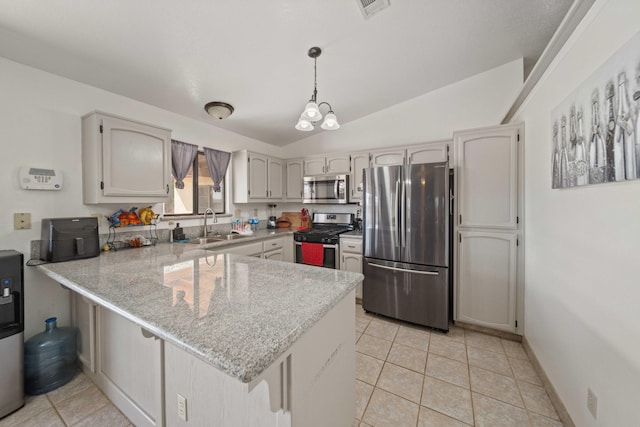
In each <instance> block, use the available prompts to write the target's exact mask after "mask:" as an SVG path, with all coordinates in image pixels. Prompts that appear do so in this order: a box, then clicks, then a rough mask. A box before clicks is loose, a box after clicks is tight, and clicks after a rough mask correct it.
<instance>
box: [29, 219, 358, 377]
mask: <svg viewBox="0 0 640 427" xmlns="http://www.w3.org/2000/svg"><path fill="white" fill-rule="evenodd" d="M269 231H271V230H269ZM274 231H275V230H274ZM262 237H263V238H264V237H268V236H267V235H265V236H262ZM259 238H261V237H259V233H257V234H256V236H253V237H252V239H259ZM248 239H249V237H247V238H246V240H245V239H241V240H242V241H247V240H248ZM234 243H238V242H234ZM215 246H220V245H215ZM37 268H38V269H39V270H40V271H42V272H43V273H44V274H46V275H47V276H49V277H51V278H52V279H54V280H56V281H57V282H59V283H61V284H63V285H64V286H66V287H68V288H70V289H71V290H73V291H75V292H77V293H79V294H81V295H83V296H85V297H87V298H89V299H91V300H93V301H95V302H96V303H97V304H99V305H102V306H104V307H106V308H108V309H110V310H113V311H114V312H116V313H118V314H120V315H122V316H123V317H125V318H127V319H129V320H131V321H132V322H134V323H136V324H138V325H140V326H142V327H143V328H145V329H147V330H148V331H150V332H152V333H153V334H155V335H156V336H158V337H159V338H161V339H163V340H166V341H167V342H170V343H172V344H174V345H176V346H178V347H180V348H182V349H184V350H185V351H187V352H189V353H191V354H193V355H194V356H196V357H198V358H200V359H201V360H203V361H205V362H206V363H208V364H210V365H212V366H213V367H215V368H217V369H219V370H221V371H223V372H225V373H227V374H228V375H230V376H232V377H235V378H237V379H238V380H240V381H242V382H244V383H249V382H251V381H252V380H253V379H255V378H256V377H257V376H259V375H260V374H261V373H262V372H263V371H264V370H265V369H266V368H268V367H269V366H270V365H271V364H272V363H273V362H274V361H275V360H276V359H277V358H278V357H279V356H280V355H282V354H283V353H285V352H286V351H287V350H288V349H289V348H290V347H291V346H292V345H293V343H294V342H295V341H296V340H297V339H298V338H299V337H300V336H301V335H302V334H303V333H304V332H305V331H307V330H308V329H309V328H310V327H311V326H313V325H314V324H315V323H316V322H317V321H318V320H320V319H321V318H322V317H323V316H324V315H325V314H326V313H327V312H329V310H331V308H333V307H334V306H335V305H336V304H337V303H338V302H339V301H340V300H342V299H343V298H344V297H345V296H347V295H348V294H349V293H350V292H351V291H352V290H353V289H354V288H355V286H356V285H357V284H358V283H359V282H361V281H362V279H363V276H362V275H361V274H358V273H350V272H347V271H341V270H332V269H326V268H321V267H312V266H307V265H302V264H294V263H288V262H281V261H271V260H263V259H259V258H251V257H244V256H239V255H232V254H226V253H217V254H214V253H213V252H211V251H209V250H206V249H203V248H201V247H200V246H199V245H189V244H179V243H173V244H159V245H156V246H152V247H143V248H137V249H128V250H121V251H117V252H105V253H103V254H101V255H100V256H98V257H96V258H89V259H84V260H76V261H69V262H62V263H54V264H43V265H40V266H38V267H37Z"/></svg>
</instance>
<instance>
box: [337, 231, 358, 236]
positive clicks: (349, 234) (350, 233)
mask: <svg viewBox="0 0 640 427" xmlns="http://www.w3.org/2000/svg"><path fill="white" fill-rule="evenodd" d="M340 236H344V237H362V231H357V230H353V231H347V232H346V233H340Z"/></svg>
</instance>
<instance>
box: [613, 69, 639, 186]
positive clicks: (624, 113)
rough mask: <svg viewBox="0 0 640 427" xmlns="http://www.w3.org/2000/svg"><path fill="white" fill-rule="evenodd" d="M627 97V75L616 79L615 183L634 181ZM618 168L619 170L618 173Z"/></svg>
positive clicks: (634, 146)
mask: <svg viewBox="0 0 640 427" xmlns="http://www.w3.org/2000/svg"><path fill="white" fill-rule="evenodd" d="M630 110H631V107H630V105H629V98H628V97H627V75H626V74H625V73H620V76H619V77H618V111H617V118H616V131H615V134H614V150H615V151H614V153H615V156H616V159H615V163H616V181H622V180H624V179H636V178H637V173H636V141H635V138H634V136H633V134H634V132H633V120H632V118H631V111H630ZM618 168H620V169H621V170H620V171H618Z"/></svg>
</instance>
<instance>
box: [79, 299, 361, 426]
mask: <svg viewBox="0 0 640 427" xmlns="http://www.w3.org/2000/svg"><path fill="white" fill-rule="evenodd" d="M71 298H72V318H73V320H74V324H75V325H76V326H77V327H78V328H79V329H80V335H81V339H82V343H83V344H82V347H81V348H79V349H78V351H79V354H81V355H83V356H84V357H82V358H81V362H82V364H83V367H84V372H85V373H86V374H87V375H88V376H89V377H91V379H92V380H93V381H94V382H95V383H96V385H97V386H98V387H99V388H100V389H101V390H102V391H103V392H104V394H105V395H106V396H107V397H108V398H109V399H110V400H111V401H112V402H113V403H114V405H115V406H116V407H118V409H120V411H122V413H123V414H124V415H125V416H126V417H127V418H128V419H129V420H130V421H131V422H132V423H133V424H134V425H136V426H167V427H173V426H185V427H188V426H234V427H235V426H238V427H245V426H246V427H263V426H264V427H292V426H305V427H324V426H328V425H330V426H337V427H349V426H351V425H352V424H353V419H354V417H355V324H354V323H353V319H354V317H355V304H354V300H355V291H352V292H350V293H349V294H348V295H347V296H346V297H345V298H343V299H342V301H340V302H339V303H338V304H336V306H335V307H333V309H331V310H330V311H329V312H328V313H327V314H326V315H325V316H324V317H323V318H322V319H320V320H319V321H318V322H317V323H316V324H315V325H314V326H313V327H312V328H311V329H309V330H308V331H307V332H305V334H304V335H303V336H301V337H300V338H299V339H298V340H297V341H296V342H295V343H294V344H293V345H292V346H291V347H290V348H289V349H288V350H286V351H285V352H284V353H283V354H282V355H281V356H280V357H279V358H278V359H276V361H275V362H273V363H272V364H271V365H270V366H269V367H267V368H266V369H265V370H264V371H263V372H262V373H261V374H260V375H259V376H258V377H256V378H255V379H253V380H252V381H251V382H249V383H243V382H241V381H240V380H238V379H236V378H233V377H231V376H229V375H227V374H226V373H224V372H222V371H220V370H218V369H216V368H214V367H213V366H211V365H210V364H208V363H206V362H204V361H202V360H200V359H198V358H197V357H195V356H193V355H192V354H190V353H187V352H186V351H184V350H183V349H181V348H179V347H178V346H176V345H174V344H173V343H170V342H166V341H164V340H162V339H159V338H158V337H156V336H154V335H153V334H151V333H149V332H148V331H146V330H144V329H143V328H141V327H140V326H139V325H137V324H135V323H133V322H131V321H129V320H127V319H125V318H124V317H122V316H120V315H119V314H117V313H115V312H113V311H111V310H109V309H107V308H105V307H102V306H100V305H98V304H97V303H95V302H93V301H90V300H88V299H86V298H84V297H83V296H81V295H79V294H76V293H72V295H71ZM92 316H93V317H92ZM92 319H93V320H92ZM348 325H351V326H348ZM85 344H86V346H87V347H86V348H85V347H84V346H85ZM91 347H93V348H91ZM91 354H94V355H95V369H94V370H92V369H91V366H92V365H91V360H92V359H91V357H90V355H91ZM179 408H181V409H183V410H181V409H179Z"/></svg>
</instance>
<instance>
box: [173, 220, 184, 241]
mask: <svg viewBox="0 0 640 427" xmlns="http://www.w3.org/2000/svg"><path fill="white" fill-rule="evenodd" d="M172 236H173V241H174V242H175V241H176V240H184V231H183V230H182V227H180V223H179V222H178V223H177V224H176V228H174V229H173V231H172Z"/></svg>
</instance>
